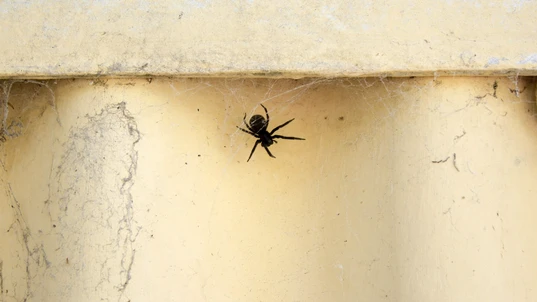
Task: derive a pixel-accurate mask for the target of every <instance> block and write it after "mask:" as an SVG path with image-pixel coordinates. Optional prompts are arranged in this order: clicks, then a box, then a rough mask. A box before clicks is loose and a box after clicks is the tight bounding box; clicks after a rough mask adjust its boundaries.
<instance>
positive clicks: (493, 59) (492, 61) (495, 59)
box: [485, 58, 500, 66]
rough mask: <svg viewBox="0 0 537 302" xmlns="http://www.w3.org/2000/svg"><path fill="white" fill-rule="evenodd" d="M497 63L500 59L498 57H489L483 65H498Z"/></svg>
mask: <svg viewBox="0 0 537 302" xmlns="http://www.w3.org/2000/svg"><path fill="white" fill-rule="evenodd" d="M498 64H500V59H498V58H490V59H489V60H488V61H487V65H485V66H490V65H498Z"/></svg>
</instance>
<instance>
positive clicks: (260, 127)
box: [237, 104, 305, 162]
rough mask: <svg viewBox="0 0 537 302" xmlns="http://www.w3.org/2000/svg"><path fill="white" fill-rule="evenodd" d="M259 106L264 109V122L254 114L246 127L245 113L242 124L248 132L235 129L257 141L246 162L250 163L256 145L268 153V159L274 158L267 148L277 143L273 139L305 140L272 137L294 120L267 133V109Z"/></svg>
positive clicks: (279, 136) (289, 137)
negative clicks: (259, 145) (255, 138)
mask: <svg viewBox="0 0 537 302" xmlns="http://www.w3.org/2000/svg"><path fill="white" fill-rule="evenodd" d="M260 105H261V107H263V109H265V114H266V115H267V119H266V120H265V118H264V117H263V116H261V115H259V114H256V115H254V116H252V117H251V118H250V125H248V123H247V122H246V113H245V114H244V117H243V119H242V120H243V121H244V124H245V125H246V128H248V130H250V131H248V130H245V129H242V128H241V127H238V126H237V128H239V129H241V130H242V131H244V132H246V133H248V134H250V135H253V136H255V137H257V138H258V140H256V141H255V145H254V148H252V152H250V157H248V160H247V161H246V162H249V161H250V158H252V155H253V154H254V151H255V148H256V147H257V145H258V144H259V143H261V146H263V147H264V148H265V150H267V153H268V155H269V156H270V157H273V158H276V157H275V156H274V155H272V153H270V151H269V149H268V147H269V146H270V145H272V144H273V143H277V141H275V140H274V139H276V138H281V139H298V140H305V138H300V137H291V136H282V135H273V134H274V133H275V132H276V131H278V130H280V129H281V128H283V127H285V126H287V124H289V123H290V122H292V121H293V120H294V118H293V119H290V120H288V121H287V122H285V123H283V124H281V125H279V126H278V127H276V128H274V129H272V131H270V132H268V131H267V128H268V125H269V121H270V118H269V114H268V111H267V108H265V106H263V104H260Z"/></svg>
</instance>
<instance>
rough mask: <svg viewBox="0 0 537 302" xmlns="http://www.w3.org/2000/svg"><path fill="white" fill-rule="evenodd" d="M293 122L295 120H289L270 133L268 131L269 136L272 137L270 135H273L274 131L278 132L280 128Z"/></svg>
mask: <svg viewBox="0 0 537 302" xmlns="http://www.w3.org/2000/svg"><path fill="white" fill-rule="evenodd" d="M294 120H295V119H290V120H288V121H287V122H285V123H283V124H281V125H279V126H278V127H276V128H274V129H272V131H270V135H272V134H273V133H275V132H276V131H278V130H280V129H281V128H283V127H285V126H287V124H289V123H290V122H292V121H294Z"/></svg>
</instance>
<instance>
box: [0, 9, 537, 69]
mask: <svg viewBox="0 0 537 302" xmlns="http://www.w3.org/2000/svg"><path fill="white" fill-rule="evenodd" d="M536 14H537V2H535V1H520V0H503V1H489V0H472V1H458V0H443V1H437V0H426V1H410V0H405V1H371V0H360V1H352V0H342V1H307V2H303V1H205V0H200V1H193V0H186V1H175V0H164V1H131V0H117V1H112V0H108V1H52V2H51V1H13V0H10V1H1V2H0V41H2V43H0V54H1V55H0V66H1V67H2V68H0V78H34V79H35V78H38V77H39V78H65V77H95V76H109V77H110V76H111V77H118V76H145V75H153V76H210V77H214V76H228V77H229V76H255V77H259V76H268V77H294V78H300V77H304V76H322V77H327V76H329V77H334V76H423V75H428V76H440V75H446V74H448V75H506V74H509V75H515V76H516V75H536V74H537V49H536V47H535V46H536V42H535V41H537V26H535V16H536Z"/></svg>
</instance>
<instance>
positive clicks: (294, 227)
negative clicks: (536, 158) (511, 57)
mask: <svg viewBox="0 0 537 302" xmlns="http://www.w3.org/2000/svg"><path fill="white" fill-rule="evenodd" d="M534 86H535V84H534V82H533V80H532V79H528V78H522V79H521V78H518V77H512V78H479V79H471V81H469V80H467V79H460V78H449V77H446V78H395V79H394V78H386V77H378V78H356V79H300V80H293V79H245V78H241V79H205V78H204V79H167V78H160V79H147V80H145V79H137V80H131V79H110V80H105V79H94V80H61V81H58V82H57V83H55V82H51V81H48V82H41V81H31V82H24V83H22V82H21V83H19V82H17V83H13V82H9V81H6V82H4V85H3V86H2V87H3V99H2V105H3V106H2V108H3V117H4V119H3V130H4V138H3V142H2V145H1V147H2V152H3V153H2V154H3V155H2V158H1V161H2V167H3V170H2V171H1V173H3V174H2V175H3V178H2V183H3V186H4V188H5V192H6V194H5V197H4V200H5V201H6V202H4V203H3V204H2V205H0V206H1V208H0V213H2V215H3V216H2V217H1V218H2V219H0V223H2V226H3V227H4V228H3V229H7V230H9V235H6V237H5V238H7V239H5V240H4V241H3V242H2V244H0V291H2V292H4V293H5V292H6V290H9V293H8V294H9V295H10V297H14V298H16V300H24V299H28V300H31V299H35V300H46V299H45V298H44V297H51V298H50V299H56V300H57V299H60V298H59V297H63V298H65V297H73V299H75V298H74V297H75V296H76V295H77V293H85V295H86V296H87V297H90V298H91V300H96V298H99V297H100V296H99V297H97V296H96V295H95V293H100V294H102V296H107V297H110V299H113V300H118V301H128V300H129V299H130V298H131V297H135V298H138V299H141V300H151V299H153V300H155V299H156V300H166V298H165V297H168V296H166V295H167V294H168V292H169V290H168V289H169V288H175V289H176V290H177V291H178V293H180V296H181V297H182V298H183V299H184V300H188V301H204V300H207V301H212V300H218V301H255V300H267V301H272V300H274V301H277V300H286V301H295V300H297V301H354V300H356V299H358V298H361V299H363V300H375V299H377V298H378V297H382V298H387V299H388V300H389V299H395V300H400V298H401V297H402V298H403V299H401V300H404V298H405V297H407V298H408V297H413V298H408V300H427V299H429V297H425V296H424V297H420V298H425V299H415V298H416V296H413V293H411V292H410V290H409V289H407V288H414V289H415V286H416V285H415V284H413V283H411V282H410V283H409V281H405V280H411V279H412V276H413V274H415V268H416V267H423V266H425V269H429V270H431V269H433V268H432V266H431V265H432V264H431V263H440V264H439V265H440V266H442V268H443V269H445V270H450V269H452V266H451V265H450V264H449V263H447V262H446V261H445V260H442V259H440V260H439V259H437V258H434V257H435V256H434V255H437V254H440V255H444V256H445V255H447V254H449V255H451V256H450V257H453V258H455V259H458V260H459V261H461V262H464V261H465V259H466V258H465V257H466V256H462V255H460V254H457V253H459V252H456V251H450V252H446V251H445V250H442V249H441V248H439V243H438V242H435V241H434V240H435V239H434V238H436V237H440V238H444V240H446V238H448V239H449V240H450V244H451V246H458V245H471V244H470V243H469V242H471V240H470V239H472V238H476V237H477V236H478V235H479V234H481V233H482V232H483V230H482V225H492V226H493V227H494V228H495V229H497V230H500V232H502V233H501V234H503V235H502V236H507V235H506V234H507V233H506V231H505V230H504V224H505V225H507V224H508V223H510V224H509V227H510V228H511V229H514V230H517V228H518V227H520V226H519V225H516V224H513V222H512V221H513V219H511V220H508V219H507V218H506V219H505V220H503V218H502V220H499V219H497V220H487V221H484V222H483V223H482V224H478V225H473V224H471V222H472V221H474V220H475V217H473V216H472V215H470V214H469V213H475V212H479V211H481V212H486V211H492V209H494V210H496V209H499V210H498V212H497V213H500V212H502V211H507V212H508V210H509V208H508V207H507V206H506V205H505V204H504V203H501V200H503V199H505V200H514V199H516V198H513V196H517V195H516V193H514V192H513V191H511V190H513V189H510V188H511V187H516V188H519V187H520V185H517V186H515V184H513V183H511V184H510V185H507V184H505V183H502V182H500V181H498V180H494V179H490V178H488V177H481V176H486V175H490V174H487V172H488V173H492V172H491V171H494V170H492V167H493V168H496V166H495V165H492V164H491V163H490V160H491V159H492V158H494V152H493V150H494V148H499V146H494V145H492V146H491V145H490V144H492V143H491V142H488V141H486V140H481V139H480V137H486V135H487V133H490V132H491V131H498V132H497V135H498V136H500V137H503V138H504V141H507V140H509V137H510V136H513V135H527V137H526V139H525V140H527V141H528V142H529V143H531V142H534V140H535V139H534V138H532V137H534V136H533V134H535V131H534V130H533V132H532V130H531V129H535V127H534V128H528V127H527V125H531V126H535V112H536V111H535V104H534V99H535V88H534ZM88 87H91V89H88ZM12 88H13V89H12ZM452 94H454V95H457V97H453V96H452ZM260 104H263V105H264V106H265V107H267V109H268V112H269V114H270V125H269V127H268V129H269V130H272V129H273V128H274V127H276V126H277V125H280V124H282V123H284V122H285V121H287V120H290V119H292V118H294V119H295V120H294V121H293V122H292V123H290V124H289V125H287V126H286V127H284V128H282V129H280V130H279V131H278V134H280V135H285V136H296V137H303V138H305V139H306V140H305V141H293V140H279V142H278V143H276V144H273V145H272V146H270V150H271V152H272V153H273V154H274V155H275V156H276V158H270V157H269V156H268V155H267V154H266V152H265V150H263V149H262V148H260V147H258V148H257V150H256V151H255V153H254V154H253V156H252V159H251V160H250V162H248V163H247V162H246V160H247V158H248V156H249V154H250V151H251V149H252V147H253V145H254V143H255V140H256V139H255V138H254V137H252V136H250V135H248V134H246V133H244V132H242V131H240V130H238V129H237V126H239V127H244V125H243V116H244V114H245V113H246V116H247V117H246V120H247V121H248V120H249V118H250V117H251V116H252V115H254V114H261V115H264V111H263V109H262V107H261V106H259V105H260ZM511 116H516V118H511ZM430 119H434V120H430ZM60 121H61V122H60ZM519 121H521V122H519ZM424 124H429V125H430V129H424V128H423V125H424ZM535 137H537V136H535ZM536 145H537V144H536ZM518 148H522V150H525V152H526V154H525V155H524V156H526V157H524V156H523V155H519V153H517V152H520V151H515V150H514V149H513V150H511V149H509V148H508V151H506V152H508V154H509V155H512V156H513V157H516V158H519V161H520V162H522V161H523V160H524V158H526V164H527V168H524V169H525V170H521V171H517V173H518V174H520V173H522V174H523V175H526V176H527V179H531V175H533V174H531V172H530V171H531V169H532V167H534V166H535V164H534V162H532V161H530V160H528V159H527V158H529V157H531V156H532V155H534V154H535V153H532V152H537V151H535V149H531V148H530V147H527V146H526V147H524V146H523V147H520V146H518ZM524 148H525V149H524ZM471 150H479V151H480V154H479V156H478V155H476V154H475V153H474V154H470V153H471ZM509 152H510V153H509ZM465 153H466V154H465ZM487 160H488V161H487ZM515 164H516V163H515ZM508 168H509V167H508V166H502V169H504V172H505V173H506V175H509V174H508V173H514V172H509V171H512V170H509V169H508ZM521 169H522V168H521ZM438 171H443V172H442V173H439V172H438ZM29 173H32V175H39V177H31V176H30V174H29ZM524 173H526V174H524ZM454 175H455V176H456V177H455V176H454ZM513 175H514V174H513ZM417 184H419V185H417ZM439 184H441V185H442V186H444V185H454V186H455V185H456V186H457V188H458V189H457V192H455V190H454V192H453V193H452V194H451V193H449V194H446V195H445V196H442V197H438V196H431V193H430V192H435V188H436V187H437V186H439ZM416 187H421V188H426V189H424V190H425V191H419V190H416V189H415V188H416ZM523 188H526V187H523ZM527 189H528V190H529V187H528V188H527ZM490 192H496V193H497V195H498V197H496V196H491V193H490ZM498 192H499V193H498ZM463 197H464V198H463ZM429 200H435V202H429ZM484 200H488V202H487V203H485V202H484ZM485 204H488V205H492V206H491V208H486V207H484V205H485ZM498 215H500V214H498ZM491 216H492V217H500V216H496V212H494V213H493V215H491ZM431 217H432V218H431ZM527 218H528V219H529V218H530V217H527ZM414 219H417V220H419V221H421V222H422V223H423V225H424V226H426V227H423V228H421V227H418V226H416V224H415V223H413V220H414ZM509 221H511V222H509ZM528 221H529V220H528ZM505 229H508V227H507V226H506V227H505ZM479 236H480V235H479ZM51 238H52V239H53V240H52V242H53V244H51ZM494 238H496V237H494ZM499 238H500V237H499ZM503 238H504V237H501V240H500V239H498V242H500V243H501V244H499V246H500V247H499V248H498V247H490V250H492V251H494V252H496V251H498V255H497V256H498V257H500V258H501V259H504V257H505V258H508V259H513V258H517V257H515V256H516V255H513V254H509V251H507V250H506V249H505V248H501V246H502V245H504V240H506V239H503ZM506 238H507V237H506ZM532 238H534V237H532ZM492 241H493V240H492ZM529 241H530V242H531V241H532V240H529ZM423 242H426V243H428V244H430V247H428V249H429V250H421V249H418V250H416V249H415V247H417V246H422V245H423ZM6 246H10V247H11V248H10V249H6V248H5V247H6ZM474 247H475V246H474ZM525 248H526V254H532V252H534V251H535V249H534V248H532V247H529V246H526V247H525ZM535 252H537V251H535ZM511 253H512V252H511ZM415 254H416V255H418V256H417V257H414V256H413V255H415ZM491 254H494V253H491ZM533 254H534V253H533ZM178 255H179V256H178ZM518 256H520V255H518ZM155 257H156V258H160V259H166V261H159V260H153V259H154V258H155ZM446 257H447V256H446ZM478 258H479V257H477V256H476V257H475V259H478ZM500 258H499V259H500ZM519 258H520V259H526V258H524V257H523V256H520V257H519ZM80 259H86V260H85V261H81V260H80ZM422 261H423V263H425V264H423V263H422ZM476 261H477V260H476ZM511 261H513V260H511ZM147 263H151V269H148V268H147ZM484 264H486V263H481V265H484ZM513 265H514V264H513ZM88 266H91V267H98V269H92V270H89V269H88V268H87V267H88ZM514 266H516V265H514ZM529 267H531V266H529ZM489 273H491V272H489ZM489 273H487V272H480V273H478V274H481V275H479V278H482V279H485V278H486V277H487V276H488V275H490V274H489ZM493 273H499V272H496V271H494V272H493ZM502 273H503V274H505V275H507V277H510V278H520V280H522V282H525V281H527V280H525V279H524V278H525V277H517V276H518V275H517V274H516V272H515V271H507V272H502ZM491 274H492V273H491ZM8 276H9V277H8ZM62 276H63V278H64V279H61V278H60V277H62ZM163 276H165V278H164V277H163ZM396 276H403V277H396ZM55 278H57V279H55ZM439 278H440V280H436V281H434V282H437V281H438V282H443V283H445V284H451V286H452V288H459V287H461V285H460V284H459V285H458V282H457V280H455V279H453V278H450V277H448V276H444V277H439ZM21 280H22V281H21ZM48 280H57V281H55V282H53V285H51V286H48V287H47V286H46V285H47V284H48V283H47V282H48ZM66 280H69V281H68V282H67V281H66ZM155 280H157V281H155ZM398 283H401V284H405V286H403V287H404V288H405V289H401V288H399V287H398V286H397V284H398ZM528 284H530V283H528ZM245 285H246V286H247V287H248V289H249V291H248V292H247V293H245V292H244V287H245ZM429 285H431V286H433V285H434V284H429ZM457 286H459V287H457ZM446 288H447V287H446ZM417 292H420V291H417ZM450 292H453V291H450V290H449V288H447V289H445V292H439V293H437V294H438V295H440V296H442V297H448V296H449V293H450ZM477 292H478V293H479V295H478V297H480V298H481V299H476V300H486V299H484V296H483V293H484V292H487V291H486V290H484V289H483V287H481V289H480V290H478V291H477ZM54 294H55V295H57V296H54ZM144 295H145V296H144ZM54 297H55V298H54ZM357 297H358V298H357ZM461 298H462V297H461ZM135 300H137V299H135ZM429 300H430V299H429Z"/></svg>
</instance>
